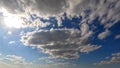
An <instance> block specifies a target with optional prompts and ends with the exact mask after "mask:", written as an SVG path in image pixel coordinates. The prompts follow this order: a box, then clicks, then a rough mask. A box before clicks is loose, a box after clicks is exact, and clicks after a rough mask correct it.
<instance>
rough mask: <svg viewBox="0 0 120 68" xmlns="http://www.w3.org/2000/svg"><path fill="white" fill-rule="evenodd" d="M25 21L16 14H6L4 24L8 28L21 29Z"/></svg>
mask: <svg viewBox="0 0 120 68" xmlns="http://www.w3.org/2000/svg"><path fill="white" fill-rule="evenodd" d="M22 23H23V20H22V19H21V18H20V16H18V15H16V14H10V13H4V24H5V26H6V27H8V28H21V27H22Z"/></svg>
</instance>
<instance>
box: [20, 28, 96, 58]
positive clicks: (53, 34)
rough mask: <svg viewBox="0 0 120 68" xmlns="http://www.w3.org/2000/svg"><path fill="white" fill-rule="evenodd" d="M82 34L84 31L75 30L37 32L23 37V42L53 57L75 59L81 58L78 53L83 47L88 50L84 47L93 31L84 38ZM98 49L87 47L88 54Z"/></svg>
mask: <svg viewBox="0 0 120 68" xmlns="http://www.w3.org/2000/svg"><path fill="white" fill-rule="evenodd" d="M81 32H82V31H79V30H75V29H51V30H45V31H35V32H29V33H27V34H26V35H25V36H22V38H21V41H22V42H23V43H24V44H25V45H26V46H35V47H37V48H40V49H42V51H43V52H44V53H47V54H49V55H51V56H52V57H55V58H65V59H68V58H73V59H74V58H78V57H79V54H78V52H79V51H81V49H82V48H81V47H83V48H84V49H85V48H86V47H84V46H86V45H87V44H88V38H89V37H90V36H91V35H92V33H91V31H89V33H86V34H84V36H82V35H81V34H82V33H81ZM83 32H85V31H83ZM89 46H90V44H89ZM94 47H95V48H94ZM96 47H97V45H96V46H90V48H89V47H87V48H88V49H89V50H88V51H86V52H89V51H93V50H96V49H98V48H96ZM87 48H86V49H87ZM81 52H82V51H81ZM84 52H85V51H84Z"/></svg>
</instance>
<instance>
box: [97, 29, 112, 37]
mask: <svg viewBox="0 0 120 68" xmlns="http://www.w3.org/2000/svg"><path fill="white" fill-rule="evenodd" d="M109 35H110V31H109V30H105V31H104V32H102V33H100V34H99V35H98V38H99V39H104V38H106V37H107V36H109Z"/></svg>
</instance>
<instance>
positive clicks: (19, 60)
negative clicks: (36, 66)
mask: <svg viewBox="0 0 120 68" xmlns="http://www.w3.org/2000/svg"><path fill="white" fill-rule="evenodd" d="M1 62H4V63H13V64H22V65H28V64H31V62H26V60H25V59H24V58H23V57H22V56H17V55H5V56H4V57H2V58H1Z"/></svg>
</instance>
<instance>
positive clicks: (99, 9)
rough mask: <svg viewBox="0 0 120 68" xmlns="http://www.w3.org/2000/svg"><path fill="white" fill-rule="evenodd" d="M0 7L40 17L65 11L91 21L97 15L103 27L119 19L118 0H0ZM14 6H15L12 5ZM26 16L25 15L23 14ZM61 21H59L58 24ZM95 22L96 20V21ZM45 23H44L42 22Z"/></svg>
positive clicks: (111, 24)
mask: <svg viewBox="0 0 120 68" xmlns="http://www.w3.org/2000/svg"><path fill="white" fill-rule="evenodd" d="M0 1H1V2H0V6H1V7H0V8H4V9H6V10H7V11H8V12H10V13H12V14H24V15H26V13H27V14H28V15H29V13H30V14H37V15H38V16H41V17H49V16H55V17H57V19H58V16H61V13H66V14H67V15H68V17H69V16H70V17H73V16H82V17H83V19H85V20H88V21H89V23H92V21H93V20H94V19H96V17H99V18H98V19H99V21H100V24H102V25H104V28H110V27H112V26H113V25H114V24H115V23H116V22H117V21H119V20H120V13H119V11H120V9H119V7H120V4H119V3H120V1H119V0H77V1H73V0H34V1H33V0H0ZM14 6H15V7H14ZM25 17H27V16H25ZM60 22H61V21H59V23H58V25H61V24H60ZM96 23H97V22H96ZM44 24H46V23H44Z"/></svg>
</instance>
